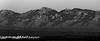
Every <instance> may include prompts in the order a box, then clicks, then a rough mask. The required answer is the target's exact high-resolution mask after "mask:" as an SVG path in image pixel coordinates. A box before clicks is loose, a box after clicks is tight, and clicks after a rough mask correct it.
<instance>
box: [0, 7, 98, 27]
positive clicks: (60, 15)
mask: <svg viewBox="0 0 100 41" xmlns="http://www.w3.org/2000/svg"><path fill="white" fill-rule="evenodd" d="M99 25H100V11H96V10H90V9H80V8H73V9H67V8H66V9H64V10H61V11H59V12H58V11H56V10H54V9H51V8H48V7H42V8H40V9H35V10H30V11H27V12H24V13H18V12H14V11H12V10H0V26H1V27H19V28H67V27H77V28H78V27H79V28H81V27H84V28H85V27H93V26H94V27H100V26H99Z"/></svg>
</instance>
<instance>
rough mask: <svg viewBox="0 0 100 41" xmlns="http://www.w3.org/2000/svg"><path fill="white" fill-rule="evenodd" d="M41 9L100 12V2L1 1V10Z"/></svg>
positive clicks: (59, 0) (89, 0)
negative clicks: (80, 9)
mask: <svg viewBox="0 0 100 41" xmlns="http://www.w3.org/2000/svg"><path fill="white" fill-rule="evenodd" d="M41 7H49V8H53V9H56V10H57V11H60V10H62V9H64V8H87V9H94V10H100V0H0V9H11V10H14V11H16V12H26V11H28V10H32V9H38V8H41Z"/></svg>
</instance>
